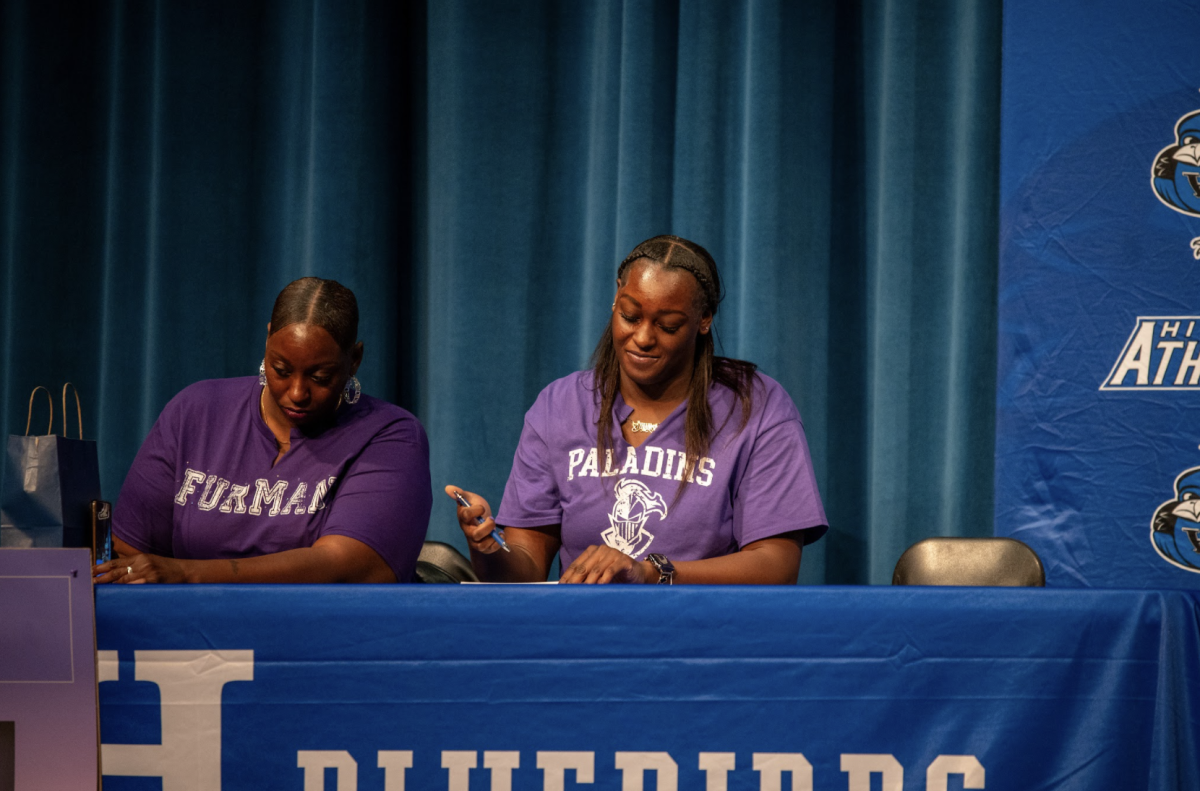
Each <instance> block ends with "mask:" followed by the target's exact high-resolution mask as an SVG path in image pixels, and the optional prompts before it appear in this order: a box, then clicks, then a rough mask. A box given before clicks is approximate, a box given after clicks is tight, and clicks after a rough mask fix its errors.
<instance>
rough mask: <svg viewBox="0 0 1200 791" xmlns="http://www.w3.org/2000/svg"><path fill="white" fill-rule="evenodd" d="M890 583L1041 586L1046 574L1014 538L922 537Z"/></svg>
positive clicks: (1031, 553) (1039, 562)
mask: <svg viewBox="0 0 1200 791" xmlns="http://www.w3.org/2000/svg"><path fill="white" fill-rule="evenodd" d="M892 584H893V585H1007V586H1030V587H1042V586H1045V584H1046V572H1045V570H1044V569H1043V568H1042V561H1041V560H1039V559H1038V556H1037V553H1035V552H1034V551H1033V550H1032V549H1030V548H1029V547H1028V546H1027V545H1026V544H1024V543H1022V542H1020V541H1017V540H1016V539H1015V538H926V539H925V540H923V541H918V542H917V543H915V544H913V545H912V546H911V547H909V548H908V549H906V550H905V551H904V554H903V555H901V556H900V560H899V561H897V563H896V571H895V572H894V573H893V574H892Z"/></svg>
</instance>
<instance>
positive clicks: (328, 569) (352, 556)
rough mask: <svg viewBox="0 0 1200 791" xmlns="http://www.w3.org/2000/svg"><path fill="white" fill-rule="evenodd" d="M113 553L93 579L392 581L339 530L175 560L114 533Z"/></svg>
mask: <svg viewBox="0 0 1200 791" xmlns="http://www.w3.org/2000/svg"><path fill="white" fill-rule="evenodd" d="M113 548H114V549H115V550H116V552H117V558H116V559H114V560H111V561H109V562H108V563H101V564H99V565H97V566H96V571H95V573H96V576H95V581H96V582H117V583H124V584H140V583H146V582H395V581H396V575H395V574H394V573H393V572H392V569H391V568H390V567H389V566H388V564H387V563H386V562H384V560H383V558H382V557H380V556H379V554H378V553H377V552H375V550H373V549H371V548H370V547H369V546H367V545H366V544H364V543H362V542H361V541H357V540H355V539H353V538H348V537H346V536H339V535H328V536H322V537H321V538H318V539H317V540H316V542H314V543H313V545H312V546H311V547H305V548H303V549H289V550H286V551H284V552H276V553H274V554H271V555H260V556H259V557H253V558H237V559H228V560H180V559H178V558H168V557H163V556H161V555H148V554H145V553H139V552H138V551H137V550H136V549H134V548H133V547H131V546H129V545H128V544H126V543H125V542H124V541H122V540H121V539H119V538H116V537H114V538H113Z"/></svg>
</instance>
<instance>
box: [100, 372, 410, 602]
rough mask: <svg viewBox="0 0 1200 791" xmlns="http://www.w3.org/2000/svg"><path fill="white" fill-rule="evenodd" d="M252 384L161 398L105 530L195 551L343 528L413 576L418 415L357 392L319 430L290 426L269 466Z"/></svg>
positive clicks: (246, 546)
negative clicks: (283, 448) (283, 449)
mask: <svg viewBox="0 0 1200 791" xmlns="http://www.w3.org/2000/svg"><path fill="white" fill-rule="evenodd" d="M261 392H262V388H261V386H260V385H259V384H258V380H257V378H256V377H253V376H248V377H241V378H238V379H210V380H208V381H204V382H197V383H196V384H194V385H191V386H190V387H188V388H186V389H184V390H183V391H182V392H181V393H179V395H177V396H175V397H174V398H173V399H171V401H170V403H168V404H167V406H166V407H165V408H164V409H163V411H162V414H161V415H159V417H158V421H157V422H155V424H154V428H153V429H151V430H150V435H149V436H147V437H146V441H145V442H143V443H142V447H141V450H139V451H138V454H137V458H135V459H134V462H133V466H132V467H130V469H129V474H128V475H127V476H126V477H125V485H124V486H122V487H121V496H120V498H118V500H117V504H116V508H115V509H114V512H113V533H114V534H115V535H117V536H118V537H119V538H121V539H122V540H123V541H125V542H126V543H127V544H129V545H130V546H132V547H133V548H134V549H137V550H138V551H140V552H148V553H151V554H155V555H164V556H168V557H175V558H186V559H197V560H203V559H213V558H244V557H254V556H258V555H267V554H271V553H275V552H282V551H283V550H287V549H297V548H300V547H309V546H312V545H313V543H314V542H315V541H316V540H317V539H318V538H320V537H321V536H327V535H341V536H349V537H350V538H354V539H357V540H359V541H361V542H363V543H364V544H366V545H367V546H369V547H371V549H374V550H375V551H376V552H378V553H379V555H380V556H381V557H382V558H383V559H384V560H385V561H386V562H387V564H388V566H390V567H391V569H392V571H394V572H395V573H396V579H397V580H398V581H400V582H408V581H409V580H411V579H412V576H413V570H414V569H415V568H416V563H417V555H418V554H419V553H420V551H421V544H422V543H423V542H424V540H425V531H426V529H427V528H428V527H429V511H430V508H431V507H432V505H433V502H432V497H433V494H432V490H431V488H430V482H429V442H428V441H427V440H426V438H425V431H424V429H423V428H422V427H421V424H420V422H419V421H418V420H417V419H416V418H415V417H414V416H413V415H411V414H410V413H408V412H406V411H405V410H403V409H401V408H400V407H398V406H394V405H392V404H389V403H387V402H386V401H380V400H379V399H377V398H371V397H370V396H368V395H364V396H362V397H361V398H360V399H359V402H358V403H357V404H353V405H349V404H344V405H342V407H341V408H340V409H339V410H338V412H337V416H336V421H335V423H334V425H333V426H331V427H329V428H328V429H326V430H325V431H323V432H322V433H320V434H317V435H315V436H305V435H304V434H303V433H301V432H300V431H298V430H296V429H292V441H291V448H290V449H289V450H288V452H287V453H286V454H284V456H283V458H282V459H280V460H279V463H278V464H276V465H275V466H271V465H272V462H274V460H275V456H276V454H277V453H278V449H277V447H276V444H275V436H274V435H273V434H272V433H271V429H270V428H268V427H267V424H266V423H265V422H263V419H262V415H261V414H260V412H259V398H260V395H261Z"/></svg>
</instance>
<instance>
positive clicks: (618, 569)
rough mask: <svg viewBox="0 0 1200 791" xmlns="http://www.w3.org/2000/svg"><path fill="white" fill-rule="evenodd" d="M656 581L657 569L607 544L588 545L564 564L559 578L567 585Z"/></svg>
mask: <svg viewBox="0 0 1200 791" xmlns="http://www.w3.org/2000/svg"><path fill="white" fill-rule="evenodd" d="M651 579H654V580H655V581H657V580H658V570H657V569H655V568H654V565H653V564H652V563H651V562H650V561H648V560H634V559H633V558H631V557H629V555H626V554H625V553H624V552H619V551H617V550H615V549H613V548H612V547H610V546H603V547H601V546H594V545H593V546H590V547H588V548H587V549H585V550H583V552H580V553H579V557H577V558H575V560H574V562H573V563H571V565H570V566H568V567H567V570H566V571H564V572H563V573H562V575H561V576H559V578H558V581H559V582H560V583H562V584H566V585H570V584H575V583H582V584H586V585H604V584H606V583H610V582H632V583H643V582H649V581H650V580H651Z"/></svg>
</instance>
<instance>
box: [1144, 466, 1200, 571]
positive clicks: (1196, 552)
mask: <svg viewBox="0 0 1200 791" xmlns="http://www.w3.org/2000/svg"><path fill="white" fill-rule="evenodd" d="M1150 541H1151V542H1153V544H1154V549H1155V550H1156V551H1157V552H1158V554H1159V555H1160V556H1161V557H1162V559H1163V560H1165V561H1167V562H1168V563H1170V564H1171V565H1173V566H1178V567H1179V568H1181V569H1186V570H1187V571H1197V572H1200V467H1192V468H1191V469H1190V470H1184V471H1183V472H1181V473H1180V474H1179V477H1178V478H1176V479H1175V499H1174V500H1168V501H1167V502H1165V503H1163V504H1162V505H1160V506H1159V507H1158V510H1157V511H1155V512H1154V518H1153V519H1151V520H1150Z"/></svg>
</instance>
